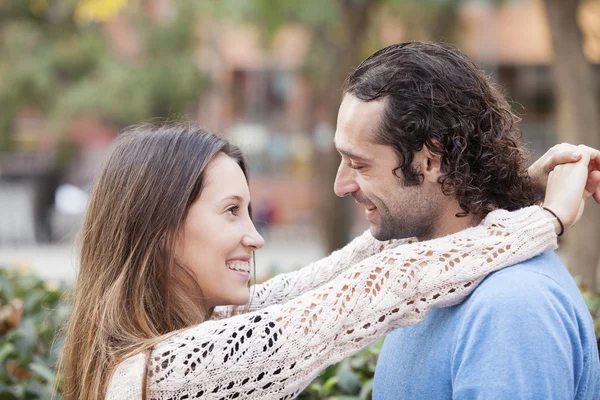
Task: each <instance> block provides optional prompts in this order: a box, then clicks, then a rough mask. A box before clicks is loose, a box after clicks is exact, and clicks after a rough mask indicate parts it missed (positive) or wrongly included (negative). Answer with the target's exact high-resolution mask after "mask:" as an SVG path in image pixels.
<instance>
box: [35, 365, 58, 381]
mask: <svg viewBox="0 0 600 400" xmlns="http://www.w3.org/2000/svg"><path fill="white" fill-rule="evenodd" d="M29 369H30V370H31V371H32V372H33V373H34V374H36V375H37V376H39V377H41V378H42V379H44V380H45V381H46V382H52V381H54V372H52V370H51V369H50V368H49V367H48V366H47V365H44V364H40V363H31V364H29Z"/></svg>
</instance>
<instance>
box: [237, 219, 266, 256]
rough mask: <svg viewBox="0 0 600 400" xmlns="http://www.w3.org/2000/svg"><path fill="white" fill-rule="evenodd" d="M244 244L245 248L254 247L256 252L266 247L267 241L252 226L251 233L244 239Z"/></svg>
mask: <svg viewBox="0 0 600 400" xmlns="http://www.w3.org/2000/svg"><path fill="white" fill-rule="evenodd" d="M242 244H243V245H244V246H245V247H252V248H253V249H254V250H258V249H260V248H261V247H263V246H264V245H265V239H264V238H263V237H262V236H261V234H260V233H258V231H257V230H256V227H255V226H254V224H252V228H251V230H250V232H248V233H247V234H246V235H244V237H243V238H242Z"/></svg>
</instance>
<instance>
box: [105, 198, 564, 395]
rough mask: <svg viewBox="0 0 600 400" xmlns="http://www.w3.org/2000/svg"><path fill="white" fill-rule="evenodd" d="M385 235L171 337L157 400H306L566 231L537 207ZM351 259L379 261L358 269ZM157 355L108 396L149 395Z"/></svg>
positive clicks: (123, 369)
mask: <svg viewBox="0 0 600 400" xmlns="http://www.w3.org/2000/svg"><path fill="white" fill-rule="evenodd" d="M375 242H376V241H374V239H373V238H372V237H370V235H367V234H364V235H362V236H361V237H360V238H359V239H357V240H355V241H353V242H352V243H351V244H349V245H348V246H346V247H345V248H344V249H342V250H340V251H339V252H337V253H338V254H339V255H340V257H339V258H338V256H337V255H336V254H334V255H332V256H330V257H329V258H328V259H329V260H330V261H329V262H330V263H335V262H336V261H337V262H339V265H337V266H334V265H320V267H322V268H323V271H322V272H320V271H318V270H319V268H316V264H315V265H312V266H310V267H307V268H304V269H302V270H300V271H298V272H297V273H292V274H285V275H283V276H281V277H276V278H274V279H273V281H272V282H267V283H266V284H263V285H260V286H258V287H257V290H256V291H255V297H254V301H255V303H254V304H253V306H252V308H253V309H255V311H252V312H250V313H248V314H243V315H237V316H235V317H231V318H226V319H221V320H211V321H207V322H205V323H203V324H200V325H198V326H195V327H192V328H190V329H187V330H185V331H183V332H180V333H178V334H177V335H175V336H173V337H171V338H170V339H168V340H165V341H164V342H162V343H161V344H159V345H158V346H157V347H156V348H155V349H154V350H153V352H152V354H151V358H150V360H149V366H148V371H149V372H148V398H149V399H157V400H163V399H197V398H198V399H237V398H239V399H292V398H295V397H296V396H297V395H298V394H299V393H300V392H301V391H302V390H303V389H304V388H305V387H306V386H307V385H308V384H310V382H311V381H312V380H313V379H314V378H315V377H316V376H317V375H318V373H319V372H320V371H321V370H322V369H324V368H325V367H327V366H328V365H331V364H333V363H336V362H338V361H340V360H341V359H343V358H344V357H347V356H349V355H351V354H354V353H356V352H357V351H359V350H360V349H361V348H363V347H365V346H366V345H368V344H369V343H371V342H373V341H374V340H376V339H377V338H379V337H382V336H384V335H386V334H387V333H389V332H390V331H392V330H394V329H396V328H398V327H401V326H409V325H414V324H416V323H418V322H420V321H422V320H423V319H424V318H425V316H426V315H427V312H428V311H429V310H430V309H431V308H432V307H443V306H449V305H453V304H456V303H458V302H460V301H462V300H464V298H465V297H466V296H467V295H468V294H469V293H470V292H471V291H472V290H473V289H474V288H475V287H476V285H477V284H478V283H479V282H480V281H481V280H482V279H483V278H484V277H485V276H486V275H487V274H489V273H490V272H493V271H495V270H497V269H500V268H503V267H506V266H509V265H513V264H516V263H519V262H521V261H524V260H526V259H528V258H531V257H533V256H535V255H537V254H539V253H541V252H543V251H545V250H548V249H554V248H556V235H555V233H554V227H553V225H552V224H551V222H550V221H549V220H548V219H547V218H546V217H545V216H544V215H543V212H542V211H541V208H539V207H535V206H534V207H528V208H525V209H522V210H519V211H516V212H507V211H503V210H498V211H494V212H492V213H490V214H489V215H488V217H487V218H486V219H485V220H484V221H483V222H482V224H480V225H479V226H477V227H474V228H470V229H467V230H464V231H462V232H459V233H457V234H454V235H450V236H446V237H443V238H439V239H435V240H430V241H426V242H416V243H400V244H401V245H397V246H396V244H398V243H389V244H387V246H388V247H387V248H386V245H384V246H383V248H382V247H381V246H382V244H381V243H379V242H377V243H375ZM379 250H381V251H379ZM363 251H364V253H362V252H363ZM373 251H374V252H375V254H374V255H371V256H369V254H372V253H373ZM342 255H349V256H350V258H351V259H353V258H360V257H361V256H362V255H367V256H369V257H368V258H366V259H365V260H363V261H361V262H358V263H357V264H354V265H349V264H348V263H344V262H343V257H342ZM334 260H335V261H334ZM328 274H329V275H328ZM311 279H316V282H319V283H321V285H320V286H317V285H318V283H314V284H313V283H311ZM145 360H146V355H145V354H138V355H136V356H134V357H131V358H129V359H127V360H125V361H123V362H122V363H121V364H120V365H119V366H118V368H117V370H116V371H115V373H114V374H113V377H112V379H111V382H110V384H109V388H108V392H107V396H106V397H107V399H139V398H141V385H142V381H143V379H142V378H143V373H144V367H145V364H146V363H145Z"/></svg>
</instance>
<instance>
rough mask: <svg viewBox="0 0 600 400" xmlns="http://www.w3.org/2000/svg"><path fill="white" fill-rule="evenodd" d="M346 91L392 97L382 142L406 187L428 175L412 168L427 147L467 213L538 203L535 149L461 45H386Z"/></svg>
mask: <svg viewBox="0 0 600 400" xmlns="http://www.w3.org/2000/svg"><path fill="white" fill-rule="evenodd" d="M343 91H344V94H351V95H353V96H355V97H356V98H358V99H360V100H362V101H372V100H377V99H382V98H383V99H385V100H386V105H385V111H384V114H383V117H382V120H381V123H380V126H379V129H378V131H377V133H376V137H375V142H376V143H378V144H383V145H388V146H391V147H393V148H394V149H395V151H396V152H397V154H398V155H399V158H400V165H399V166H398V168H396V169H394V170H393V171H392V172H393V173H394V175H397V170H398V169H401V170H402V172H403V174H404V181H405V184H407V185H419V184H420V183H421V182H422V175H421V174H420V173H419V172H418V171H417V170H415V168H414V167H413V166H412V162H413V156H414V153H415V152H417V151H420V150H421V149H422V148H423V146H424V145H425V146H427V148H428V149H429V150H430V151H431V152H433V153H435V154H437V155H439V156H440V159H441V170H442V175H441V176H440V178H439V179H438V182H439V183H440V184H441V186H442V190H443V193H444V194H446V195H450V194H454V195H455V196H456V199H457V200H458V203H459V204H460V207H461V208H462V209H463V210H464V213H461V215H467V214H468V213H471V214H475V215H485V214H487V213H488V212H489V211H492V210H494V209H496V208H502V209H506V210H515V209H519V208H521V207H525V206H528V205H531V204H533V203H534V202H535V201H536V200H537V197H536V190H535V188H534V186H533V184H532V182H531V180H530V178H529V177H528V175H527V173H526V170H527V166H528V160H529V154H528V152H527V151H526V148H525V146H524V144H523V142H522V132H521V130H520V129H519V128H518V127H517V126H516V123H517V122H519V120H520V119H519V117H518V116H516V115H515V114H514V113H513V112H512V110H511V108H510V105H509V104H508V102H507V101H506V99H505V98H504V96H503V95H502V94H501V93H500V92H499V91H498V90H497V89H496V88H495V87H494V86H493V84H492V83H490V82H489V81H488V79H487V78H486V76H485V75H484V74H483V73H482V71H481V70H480V69H479V68H478V67H477V66H476V65H475V64H474V63H473V61H471V60H470V59H469V58H468V57H467V56H465V55H464V54H462V53H461V52H460V51H458V50H457V49H455V48H453V47H450V46H448V45H444V44H439V43H424V42H408V43H400V44H395V45H392V46H389V47H386V48H384V49H382V50H379V51H378V52H376V53H374V54H373V55H371V56H370V57H369V58H367V59H366V60H365V61H363V62H362V63H361V64H360V65H359V66H358V67H357V68H356V70H355V71H354V72H353V73H352V74H351V75H350V76H349V77H348V79H347V80H346V82H345V84H344V89H343Z"/></svg>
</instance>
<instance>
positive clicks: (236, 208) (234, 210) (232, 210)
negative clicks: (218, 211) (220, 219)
mask: <svg viewBox="0 0 600 400" xmlns="http://www.w3.org/2000/svg"><path fill="white" fill-rule="evenodd" d="M238 211H240V206H233V207H229V208H228V209H227V211H225V212H226V213H227V214H231V215H238Z"/></svg>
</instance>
